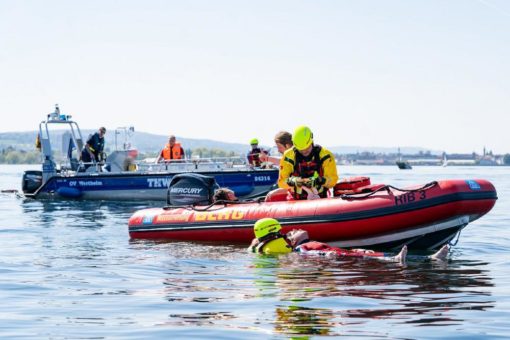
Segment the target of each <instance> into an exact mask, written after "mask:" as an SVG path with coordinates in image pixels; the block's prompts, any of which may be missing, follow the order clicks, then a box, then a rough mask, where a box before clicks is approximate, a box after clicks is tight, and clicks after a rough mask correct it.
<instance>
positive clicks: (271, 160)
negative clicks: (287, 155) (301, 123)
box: [261, 131, 294, 167]
mask: <svg viewBox="0 0 510 340" xmlns="http://www.w3.org/2000/svg"><path fill="white" fill-rule="evenodd" d="M274 143H275V145H276V149H278V153H279V154H280V155H278V156H270V155H264V154H262V155H261V160H262V162H266V163H267V164H268V165H269V167H277V166H279V165H280V161H281V159H282V157H281V155H283V153H284V152H285V151H287V150H288V149H290V148H292V146H293V145H294V144H293V143H292V135H291V134H290V132H287V131H280V132H278V133H277V134H276V136H275V137H274Z"/></svg>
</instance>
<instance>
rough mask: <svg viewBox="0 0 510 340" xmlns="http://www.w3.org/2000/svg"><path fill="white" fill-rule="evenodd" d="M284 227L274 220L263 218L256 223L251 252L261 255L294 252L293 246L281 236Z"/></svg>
mask: <svg viewBox="0 0 510 340" xmlns="http://www.w3.org/2000/svg"><path fill="white" fill-rule="evenodd" d="M281 230H282V226H281V225H280V222H278V221H277V220H275V219H274V218H269V217H266V218H262V219H260V220H258V221H257V222H255V225H254V226H253V232H254V233H255V238H254V239H253V241H252V243H251V245H250V248H249V250H251V251H252V252H254V253H260V254H286V253H290V252H292V246H291V245H290V243H288V242H287V240H286V238H285V236H284V235H282V234H281V232H280V231H281Z"/></svg>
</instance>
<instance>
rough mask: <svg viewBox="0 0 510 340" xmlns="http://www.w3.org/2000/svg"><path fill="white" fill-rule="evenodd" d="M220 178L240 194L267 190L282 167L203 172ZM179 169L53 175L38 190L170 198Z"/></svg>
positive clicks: (41, 193) (40, 194) (50, 194)
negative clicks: (172, 181)
mask: <svg viewBox="0 0 510 340" xmlns="http://www.w3.org/2000/svg"><path fill="white" fill-rule="evenodd" d="M200 173H201V174H203V175H206V176H211V177H214V178H215V179H216V181H217V182H218V184H219V185H220V186H221V187H228V188H231V189H232V190H234V192H235V193H236V195H238V197H250V196H258V195H263V194H265V193H267V191H269V190H270V189H271V188H272V187H273V186H274V185H275V183H276V181H277V179H278V170H271V169H268V170H246V171H245V170H238V171H218V172H200ZM175 175H176V173H164V172H158V173H149V172H148V173H139V172H136V173H135V172H123V173H106V172H105V173H91V174H87V173H79V174H77V175H74V176H59V175H56V176H53V177H51V178H50V179H48V180H47V181H46V182H45V183H44V185H42V186H41V187H40V188H39V189H38V190H37V191H36V192H35V193H33V194H26V196H28V197H33V198H37V199H48V198H60V199H69V198H79V199H87V200H152V201H166V197H167V189H168V184H169V183H170V180H171V179H172V177H173V176H175Z"/></svg>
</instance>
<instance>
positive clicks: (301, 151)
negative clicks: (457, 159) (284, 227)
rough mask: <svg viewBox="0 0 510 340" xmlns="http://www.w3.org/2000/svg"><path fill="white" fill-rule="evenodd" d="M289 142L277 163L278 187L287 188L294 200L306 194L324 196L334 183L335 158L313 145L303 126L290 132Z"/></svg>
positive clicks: (328, 152) (335, 176) (308, 133)
mask: <svg viewBox="0 0 510 340" xmlns="http://www.w3.org/2000/svg"><path fill="white" fill-rule="evenodd" d="M292 142H293V144H294V146H293V147H292V148H290V149H288V150H287V151H285V153H284V154H283V157H282V159H281V161H280V174H279V177H278V186H279V187H280V188H284V189H290V190H291V191H292V193H293V196H294V199H297V200H302V199H307V198H308V196H309V195H310V193H313V194H314V195H318V197H320V198H324V197H327V196H328V189H329V188H332V187H334V186H335V184H336V182H337V181H338V173H337V169H336V161H335V157H334V156H333V154H332V153H331V151H329V150H327V149H326V148H323V147H321V146H320V145H316V144H314V143H313V133H312V131H311V130H310V128H309V127H307V126H304V125H302V126H299V127H297V128H296V130H294V133H293V134H292Z"/></svg>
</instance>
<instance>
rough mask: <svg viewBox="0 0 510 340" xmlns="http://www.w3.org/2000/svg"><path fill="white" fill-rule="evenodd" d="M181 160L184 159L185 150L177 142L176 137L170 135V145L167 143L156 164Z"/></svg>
mask: <svg viewBox="0 0 510 340" xmlns="http://www.w3.org/2000/svg"><path fill="white" fill-rule="evenodd" d="M179 159H184V149H183V148H182V146H181V144H180V143H177V142H176V141H175V136H174V135H170V137H168V143H166V145H165V147H164V148H163V149H162V150H161V152H160V153H159V156H158V158H157V159H156V163H159V162H170V161H173V160H179Z"/></svg>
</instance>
